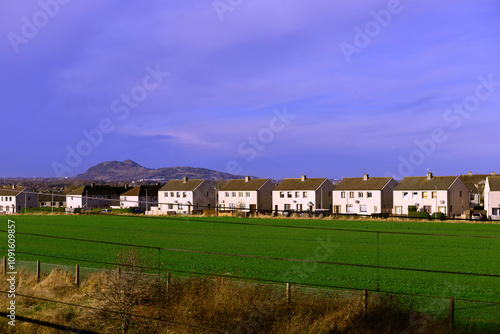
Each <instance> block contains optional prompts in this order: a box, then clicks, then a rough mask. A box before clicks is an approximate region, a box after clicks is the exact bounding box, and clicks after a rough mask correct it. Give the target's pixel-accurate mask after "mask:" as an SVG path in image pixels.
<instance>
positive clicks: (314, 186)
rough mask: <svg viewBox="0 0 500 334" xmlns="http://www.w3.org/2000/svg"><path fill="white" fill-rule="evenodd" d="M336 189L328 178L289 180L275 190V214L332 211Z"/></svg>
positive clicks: (281, 183)
mask: <svg viewBox="0 0 500 334" xmlns="http://www.w3.org/2000/svg"><path fill="white" fill-rule="evenodd" d="M334 188H335V187H334V186H333V184H332V183H331V182H330V181H329V180H328V179H327V178H307V177H306V176H305V175H302V177H301V178H288V179H284V180H283V181H281V182H280V183H279V184H278V185H277V186H276V188H274V190H273V192H272V193H273V207H274V211H275V212H281V213H283V211H285V210H293V211H313V210H320V209H323V210H325V209H326V210H329V211H331V210H332V191H333V189H334Z"/></svg>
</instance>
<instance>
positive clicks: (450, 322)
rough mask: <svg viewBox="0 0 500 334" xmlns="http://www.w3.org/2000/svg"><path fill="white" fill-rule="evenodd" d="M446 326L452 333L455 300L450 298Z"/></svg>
mask: <svg viewBox="0 0 500 334" xmlns="http://www.w3.org/2000/svg"><path fill="white" fill-rule="evenodd" d="M448 324H449V327H450V330H451V331H452V332H453V331H454V330H455V298H454V297H453V296H452V297H450V314H449V316H448Z"/></svg>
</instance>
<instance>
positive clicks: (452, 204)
mask: <svg viewBox="0 0 500 334" xmlns="http://www.w3.org/2000/svg"><path fill="white" fill-rule="evenodd" d="M393 195H394V211H393V212H394V214H396V215H407V214H408V207H411V206H415V207H416V209H417V211H423V212H428V213H429V214H433V213H435V212H441V213H443V214H445V215H446V216H447V217H454V216H460V215H462V214H463V213H464V211H465V210H468V209H469V188H468V187H467V185H465V183H464V182H463V181H462V178H461V177H460V176H433V175H432V173H431V172H428V173H427V176H422V177H416V176H408V177H405V178H404V179H403V180H402V181H401V182H400V183H399V184H398V185H397V187H396V188H394V192H393Z"/></svg>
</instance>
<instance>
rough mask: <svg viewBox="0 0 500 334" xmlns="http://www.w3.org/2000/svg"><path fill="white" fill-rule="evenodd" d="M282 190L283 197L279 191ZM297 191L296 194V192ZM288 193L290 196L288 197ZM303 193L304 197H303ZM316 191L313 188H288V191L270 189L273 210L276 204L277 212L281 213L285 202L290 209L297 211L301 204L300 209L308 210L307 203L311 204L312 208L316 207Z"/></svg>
mask: <svg viewBox="0 0 500 334" xmlns="http://www.w3.org/2000/svg"><path fill="white" fill-rule="evenodd" d="M282 192H283V195H284V197H283V198H281V193H282ZM297 192H298V196H297V195H296V193H297ZM288 193H290V195H291V196H292V197H288ZM304 193H305V194H306V197H304ZM316 197H317V196H316V191H315V190H293V191H292V190H290V191H287V190H286V191H280V190H273V191H272V202H273V210H275V209H276V205H277V206H278V212H279V213H281V212H283V210H285V204H289V205H290V210H294V211H299V210H300V205H302V211H307V210H309V204H312V206H313V208H312V209H313V210H315V209H316V203H317V202H316Z"/></svg>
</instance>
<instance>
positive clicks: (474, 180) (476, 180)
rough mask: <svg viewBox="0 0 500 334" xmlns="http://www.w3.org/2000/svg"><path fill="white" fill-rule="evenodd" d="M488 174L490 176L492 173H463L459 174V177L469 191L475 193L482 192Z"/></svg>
mask: <svg viewBox="0 0 500 334" xmlns="http://www.w3.org/2000/svg"><path fill="white" fill-rule="evenodd" d="M488 176H492V174H472V175H471V174H465V175H460V178H461V179H462V181H464V183H465V185H466V186H467V188H469V192H471V193H475V194H477V193H482V192H483V190H484V184H485V183H486V178H487V177H488Z"/></svg>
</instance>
